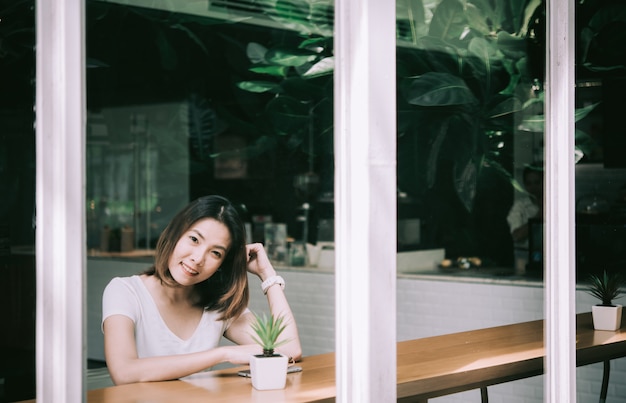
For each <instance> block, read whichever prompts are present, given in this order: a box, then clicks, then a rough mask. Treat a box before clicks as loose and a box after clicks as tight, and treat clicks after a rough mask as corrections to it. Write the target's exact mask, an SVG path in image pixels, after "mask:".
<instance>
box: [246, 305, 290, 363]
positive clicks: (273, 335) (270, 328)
mask: <svg viewBox="0 0 626 403" xmlns="http://www.w3.org/2000/svg"><path fill="white" fill-rule="evenodd" d="M254 317H255V320H254V322H252V329H253V330H254V333H255V334H256V336H255V335H254V334H252V335H251V336H252V338H253V339H254V341H255V342H257V343H258V344H259V345H260V346H261V347H263V356H265V357H272V356H274V350H275V349H276V348H277V347H279V346H282V345H283V344H285V343H287V342H288V341H289V340H287V339H284V340H281V341H278V337H280V335H281V333H282V332H283V331H284V330H285V328H286V327H287V325H285V323H284V317H282V316H278V317H276V318H275V317H274V316H273V315H269V316H268V315H265V314H263V315H260V316H259V315H257V314H254Z"/></svg>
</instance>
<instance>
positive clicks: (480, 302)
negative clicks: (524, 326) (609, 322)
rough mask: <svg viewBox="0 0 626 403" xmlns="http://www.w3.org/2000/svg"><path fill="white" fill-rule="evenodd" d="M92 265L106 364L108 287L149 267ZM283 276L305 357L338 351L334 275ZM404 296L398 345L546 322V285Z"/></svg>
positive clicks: (402, 284) (430, 283)
mask: <svg viewBox="0 0 626 403" xmlns="http://www.w3.org/2000/svg"><path fill="white" fill-rule="evenodd" d="M122 266H126V267H122ZM88 268H89V275H88V288H89V291H88V293H87V299H88V332H87V333H88V353H89V357H90V358H93V359H103V358H104V357H103V356H104V354H103V351H102V333H101V332H100V315H101V311H100V309H101V308H100V307H101V298H102V290H103V289H104V286H105V285H106V283H108V279H110V278H111V277H113V276H116V275H130V274H134V273H137V272H139V271H141V270H143V269H144V268H145V265H142V264H128V263H126V264H121V263H120V262H114V263H112V262H111V261H106V260H95V261H94V260H90V261H89V265H88ZM280 274H281V275H282V276H283V277H284V278H285V281H286V283H287V287H286V289H285V292H286V294H287V298H288V299H289V301H290V304H291V307H292V309H293V312H294V315H295V317H296V320H297V322H298V328H299V330H300V338H301V341H302V346H303V352H304V355H305V356H306V355H314V354H322V353H327V352H331V351H334V350H335V283H334V282H335V277H334V275H333V274H332V273H325V272H315V271H295V270H282V271H281V272H280ZM250 284H251V301H250V308H251V309H252V310H253V311H257V312H263V311H266V310H267V309H268V308H267V302H266V299H265V296H264V295H263V293H262V292H261V290H260V283H259V280H258V279H257V278H250ZM397 295H398V298H397V310H398V312H397V324H398V328H397V335H398V340H399V341H401V340H408V339H414V338H421V337H428V336H435V335H440V334H446V333H454V332H460V331H465V330H472V329H479V328H484V327H491V326H499V325H506V324H511V323H516V322H524V321H529V320H536V319H541V318H543V287H542V286H541V285H540V284H539V285H509V284H504V283H503V282H502V281H500V282H495V281H494V282H491V283H475V282H472V283H470V282H458V281H445V280H442V279H441V278H437V277H433V278H432V279H424V278H409V277H407V276H404V277H400V278H398V282H397ZM622 301H623V300H622ZM594 303H595V300H594V299H593V298H592V297H590V296H589V295H587V294H586V293H584V292H582V291H577V294H576V311H577V312H586V311H589V310H590V306H591V305H593V304H594ZM622 303H623V302H622ZM576 374H577V401H578V402H581V403H586V402H596V401H598V396H599V391H600V383H601V381H602V364H594V365H588V366H585V367H580V368H578V369H577V370H576ZM479 401H480V393H479V392H478V391H477V390H472V391H468V392H464V393H459V394H455V395H451V396H445V397H441V398H437V399H432V400H431V402H434V403H448V402H458V403H467V402H479ZM489 401H490V402H492V403H498V402H506V403H516V402H524V403H535V402H536V403H541V402H542V401H543V376H537V377H533V378H529V379H524V380H520V381H515V382H508V383H504V384H501V385H496V386H491V387H489ZM607 402H609V403H626V358H622V359H619V360H614V361H612V363H611V377H610V383H609V395H608V398H607Z"/></svg>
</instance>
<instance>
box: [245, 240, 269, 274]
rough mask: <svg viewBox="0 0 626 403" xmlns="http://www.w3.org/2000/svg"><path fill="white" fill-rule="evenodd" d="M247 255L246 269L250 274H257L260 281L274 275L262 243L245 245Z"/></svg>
mask: <svg viewBox="0 0 626 403" xmlns="http://www.w3.org/2000/svg"><path fill="white" fill-rule="evenodd" d="M246 251H247V257H248V271H249V272H250V273H252V274H256V275H257V276H259V278H260V279H261V281H265V279H266V278H268V277H271V276H275V275H276V270H274V266H272V263H271V262H270V259H269V258H268V257H267V253H266V252H265V248H264V247H263V244H260V243H253V244H250V245H246Z"/></svg>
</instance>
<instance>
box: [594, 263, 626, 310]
mask: <svg viewBox="0 0 626 403" xmlns="http://www.w3.org/2000/svg"><path fill="white" fill-rule="evenodd" d="M623 287H624V278H623V277H622V276H621V275H620V274H619V273H608V272H607V271H606V270H605V271H604V273H603V274H602V275H601V276H599V275H595V274H591V275H590V276H589V289H588V290H587V292H588V293H589V294H590V295H592V296H594V297H596V298H598V299H599V300H600V301H602V305H603V306H612V305H613V300H614V299H615V298H617V297H619V296H620V295H622V294H624V290H623Z"/></svg>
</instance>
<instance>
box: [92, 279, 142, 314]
mask: <svg viewBox="0 0 626 403" xmlns="http://www.w3.org/2000/svg"><path fill="white" fill-rule="evenodd" d="M129 280H130V279H129V278H120V277H115V278H113V279H112V280H111V281H110V282H109V284H108V285H107V286H106V288H105V289H104V293H103V294H102V324H104V320H105V319H106V318H108V317H109V316H111V315H124V316H127V317H129V318H130V319H131V320H132V321H133V322H135V323H137V321H138V319H139V316H140V313H141V309H140V308H139V304H140V301H139V296H138V295H137V293H136V291H135V289H134V288H133V287H132V286H131V285H130V282H129Z"/></svg>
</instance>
